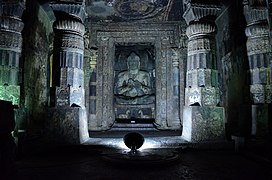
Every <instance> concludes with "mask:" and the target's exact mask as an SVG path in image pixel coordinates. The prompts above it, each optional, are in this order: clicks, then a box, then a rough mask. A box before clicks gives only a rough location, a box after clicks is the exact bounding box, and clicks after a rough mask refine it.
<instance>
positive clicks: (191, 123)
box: [182, 3, 224, 142]
mask: <svg viewBox="0 0 272 180" xmlns="http://www.w3.org/2000/svg"><path fill="white" fill-rule="evenodd" d="M219 11H220V8H219V7H218V6H211V5H209V6H205V5H203V4H201V5H199V4H191V3H190V4H189V6H188V9H187V10H186V11H185V13H184V18H185V20H186V22H187V24H189V26H188V27H187V30H186V34H187V36H188V38H189V41H188V56H187V72H186V88H185V108H184V112H183V133H182V136H183V138H185V139H186V140H188V141H192V142H197V141H207V140H216V139H223V138H224V108H222V107H217V105H218V104H219V88H218V71H217V58H216V43H215V34H216V26H215V24H214V19H212V18H210V19H207V16H211V17H213V16H214V17H216V16H217V15H218V13H219ZM204 19H205V20H204Z"/></svg>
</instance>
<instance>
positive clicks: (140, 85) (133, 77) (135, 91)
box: [115, 52, 155, 104]
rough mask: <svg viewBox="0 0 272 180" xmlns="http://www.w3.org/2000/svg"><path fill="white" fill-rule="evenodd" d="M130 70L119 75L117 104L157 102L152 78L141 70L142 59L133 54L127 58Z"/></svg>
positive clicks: (116, 90) (116, 86)
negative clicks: (152, 86)
mask: <svg viewBox="0 0 272 180" xmlns="http://www.w3.org/2000/svg"><path fill="white" fill-rule="evenodd" d="M127 68H128V70H126V71H123V72H120V73H119V74H118V75H117V80H116V83H115V96H116V102H117V103H119V104H150V103H153V102H154V100H155V97H154V92H153V90H152V88H151V77H150V74H149V73H148V72H146V71H142V70H140V57H139V56H138V55H137V54H135V53H134V52H132V53H131V54H130V55H129V56H128V58H127Z"/></svg>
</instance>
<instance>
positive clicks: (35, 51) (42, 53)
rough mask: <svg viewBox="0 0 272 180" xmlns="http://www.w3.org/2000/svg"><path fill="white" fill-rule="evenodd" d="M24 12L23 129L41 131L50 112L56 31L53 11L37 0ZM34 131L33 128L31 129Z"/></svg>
mask: <svg viewBox="0 0 272 180" xmlns="http://www.w3.org/2000/svg"><path fill="white" fill-rule="evenodd" d="M26 7H27V8H26V10H25V12H24V15H23V22H24V24H25V27H24V30H23V33H22V34H23V53H22V66H23V68H22V69H23V72H22V79H23V81H22V93H21V94H22V97H21V105H20V109H19V111H18V116H20V119H21V122H17V123H18V124H20V125H19V126H22V127H18V128H19V129H27V130H28V132H29V131H32V132H33V133H34V132H35V133H37V132H41V130H42V128H43V123H44V119H45V117H46V113H47V107H48V101H49V82H50V63H49V55H50V53H49V52H50V48H49V46H50V44H52V40H53V36H52V35H53V33H52V23H51V19H50V18H51V17H50V12H47V9H46V7H43V6H41V5H40V4H38V3H37V2H36V1H34V0H29V1H27V4H26ZM29 133H31V132H29Z"/></svg>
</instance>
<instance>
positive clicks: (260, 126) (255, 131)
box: [251, 104, 271, 138]
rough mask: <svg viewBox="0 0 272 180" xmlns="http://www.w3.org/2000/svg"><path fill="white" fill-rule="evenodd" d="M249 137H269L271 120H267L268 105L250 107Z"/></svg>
mask: <svg viewBox="0 0 272 180" xmlns="http://www.w3.org/2000/svg"><path fill="white" fill-rule="evenodd" d="M251 110H252V122H251V135H252V136H254V137H256V138H266V137H268V136H269V129H270V128H271V120H269V105H268V104H260V105H252V106H251Z"/></svg>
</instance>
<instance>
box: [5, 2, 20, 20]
mask: <svg viewBox="0 0 272 180" xmlns="http://www.w3.org/2000/svg"><path fill="white" fill-rule="evenodd" d="M24 10H25V2H24V1H23V0H10V1H5V2H3V1H2V2H0V15H1V16H2V17H3V16H11V17H13V18H19V19H20V18H21V17H22V14H23V12H24Z"/></svg>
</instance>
